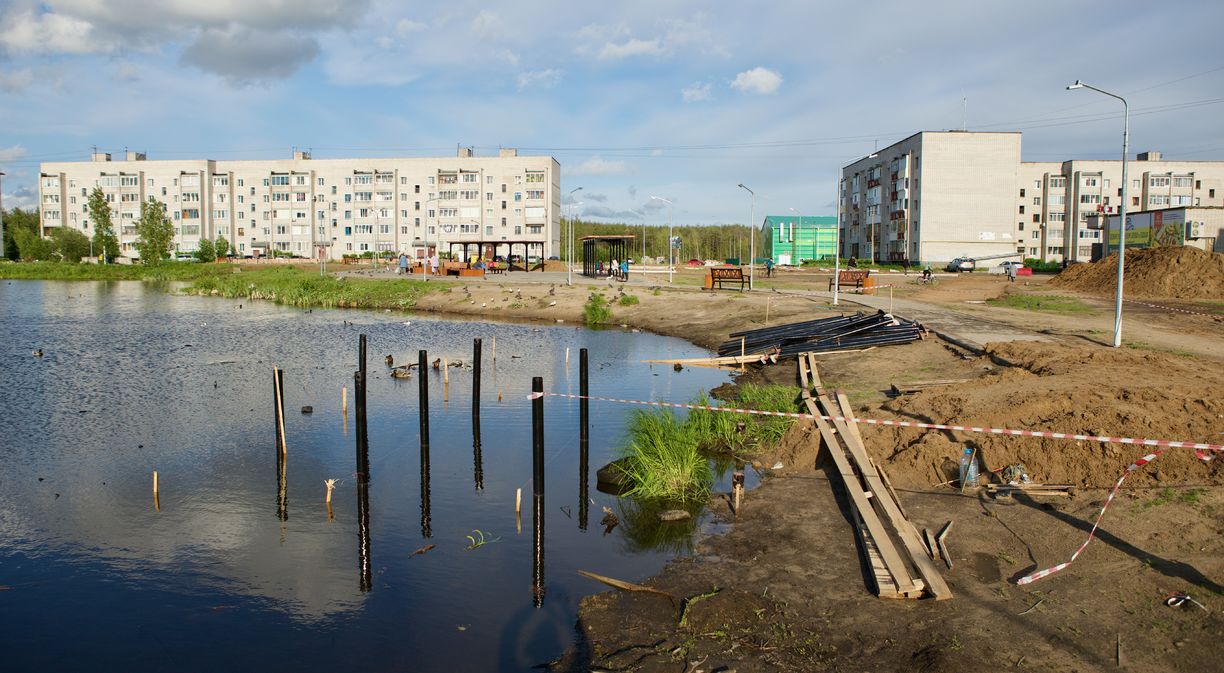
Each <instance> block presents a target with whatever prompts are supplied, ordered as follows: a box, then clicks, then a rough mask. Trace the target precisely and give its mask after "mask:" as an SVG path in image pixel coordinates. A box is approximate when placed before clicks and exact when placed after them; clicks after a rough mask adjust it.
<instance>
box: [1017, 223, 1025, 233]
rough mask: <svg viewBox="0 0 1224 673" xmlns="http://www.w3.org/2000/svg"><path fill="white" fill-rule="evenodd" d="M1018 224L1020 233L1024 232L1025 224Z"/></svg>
mask: <svg viewBox="0 0 1224 673" xmlns="http://www.w3.org/2000/svg"><path fill="white" fill-rule="evenodd" d="M1017 224H1018V225H1020V231H1024V223H1023V222H1017Z"/></svg>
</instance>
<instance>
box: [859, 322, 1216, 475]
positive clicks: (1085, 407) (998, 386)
mask: <svg viewBox="0 0 1224 673" xmlns="http://www.w3.org/2000/svg"><path fill="white" fill-rule="evenodd" d="M990 348H991V350H992V351H994V352H996V353H998V354H999V355H1001V356H1002V357H1005V358H1007V359H1008V360H1010V361H1012V362H1014V363H1017V364H1018V365H1019V366H1020V368H1017V369H1006V370H1003V371H1002V372H1001V373H998V374H995V375H992V376H989V377H987V378H984V379H981V380H979V381H978V382H975V383H972V384H964V385H960V386H954V387H953V386H949V387H945V388H937V389H930V390H926V391H923V392H920V393H917V394H912V395H903V396H901V397H898V398H896V399H893V400H890V401H888V402H885V403H884V404H883V405H882V408H881V409H879V410H878V411H868V412H866V413H868V414H879V416H878V417H881V418H896V419H913V420H919V421H925V422H933V423H945V424H961V425H982V426H990V427H999V428H1008V429H1018V430H1045V431H1054V432H1067V433H1075V434H1091V435H1113V436H1118V435H1121V436H1126V437H1135V438H1149V439H1167V440H1181V441H1194V442H1209V443H1213V444H1220V443H1224V434H1221V433H1222V432H1224V370H1222V369H1221V368H1219V367H1216V366H1207V365H1205V364H1204V362H1202V361H1198V360H1191V359H1186V358H1181V357H1177V356H1174V355H1167V354H1163V353H1153V352H1136V351H1128V350H1112V349H1102V348H1100V347H1079V346H1062V345H1054V344H1048V343H1043V344H1033V343H1027V342H1017V343H1011V344H996V345H992V346H991V347H990ZM862 432H863V435H864V439H865V440H866V442H867V445H868V447H869V449H870V450H871V451H872V453H873V454H874V455H875V457H876V458H877V459H882V460H883V461H884V463H885V466H886V468H887V469H888V472H889V475H890V476H891V477H892V479H893V481H895V482H898V483H899V484H905V485H908V486H916V487H930V486H933V485H935V484H939V483H941V482H944V481H947V480H950V479H954V478H955V477H956V459H957V457H958V456H959V453H960V451H961V449H962V448H963V447H964V446H966V445H967V444H970V443H971V444H973V445H975V446H977V447H978V450H979V453H980V455H981V456H982V458H983V460H984V464H985V465H987V466H988V467H989V468H991V469H996V468H1002V467H1003V466H1005V465H1008V464H1013V463H1023V464H1024V465H1025V466H1026V467H1028V469H1029V475H1030V476H1031V477H1032V478H1033V479H1034V480H1035V481H1038V482H1043V483H1066V484H1076V485H1080V486H1085V487H1101V488H1103V487H1109V486H1112V485H1113V483H1114V481H1116V480H1117V478H1118V476H1119V475H1120V474H1121V473H1122V471H1123V470H1124V469H1126V467H1127V466H1128V465H1130V464H1131V463H1132V462H1133V461H1134V459H1135V458H1137V457H1140V456H1142V455H1144V454H1146V453H1148V452H1150V451H1152V450H1153V447H1144V446H1136V445H1127V444H1104V443H1100V442H1075V441H1070V440H1054V439H1038V438H1030V437H1015V436H1000V435H989V434H983V433H946V432H938V431H926V430H918V429H906V428H888V427H883V426H870V425H865V426H863V427H862ZM1222 464H1224V456H1220V457H1219V458H1217V459H1216V460H1215V461H1213V462H1212V463H1210V464H1204V463H1203V462H1202V461H1200V460H1198V459H1197V458H1196V457H1195V455H1194V451H1193V450H1190V449H1166V450H1165V452H1164V454H1163V455H1162V456H1161V457H1160V458H1159V460H1157V461H1155V462H1154V463H1152V464H1151V465H1149V466H1147V467H1146V468H1144V469H1142V470H1140V471H1139V472H1137V473H1135V474H1134V475H1132V476H1131V477H1130V478H1128V480H1127V484H1129V485H1131V486H1136V487H1138V486H1156V485H1162V484H1164V485H1171V484H1207V483H1211V484H1217V483H1224V469H1221V468H1222V467H1224V465H1222Z"/></svg>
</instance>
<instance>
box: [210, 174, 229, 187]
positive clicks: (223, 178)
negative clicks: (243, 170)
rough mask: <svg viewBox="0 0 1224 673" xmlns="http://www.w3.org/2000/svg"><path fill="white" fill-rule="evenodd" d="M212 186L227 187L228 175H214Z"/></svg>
mask: <svg viewBox="0 0 1224 673" xmlns="http://www.w3.org/2000/svg"><path fill="white" fill-rule="evenodd" d="M213 187H229V176H228V175H214V176H213Z"/></svg>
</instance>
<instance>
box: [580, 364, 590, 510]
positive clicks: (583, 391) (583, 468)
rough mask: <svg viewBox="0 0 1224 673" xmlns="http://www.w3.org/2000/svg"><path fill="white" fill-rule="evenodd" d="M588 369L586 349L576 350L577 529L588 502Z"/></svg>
mask: <svg viewBox="0 0 1224 673" xmlns="http://www.w3.org/2000/svg"><path fill="white" fill-rule="evenodd" d="M589 382H590V378H589V369H588V358H587V349H585V348H580V349H579V350H578V529H579V530H586V529H587V517H588V509H587V504H588V503H589V502H590V496H589V493H590V490H589V489H590V486H589V484H590V473H591V465H590V447H591V425H590V409H589V407H588V405H589V403H590V402H589V400H588V399H587V397H588V396H589V395H590V394H591V391H590V387H589Z"/></svg>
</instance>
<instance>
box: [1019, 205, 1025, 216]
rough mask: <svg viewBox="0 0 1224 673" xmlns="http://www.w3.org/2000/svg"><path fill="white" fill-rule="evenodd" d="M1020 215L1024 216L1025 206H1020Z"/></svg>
mask: <svg viewBox="0 0 1224 673" xmlns="http://www.w3.org/2000/svg"><path fill="white" fill-rule="evenodd" d="M1020 214H1021V215H1023V214H1024V206H1020Z"/></svg>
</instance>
